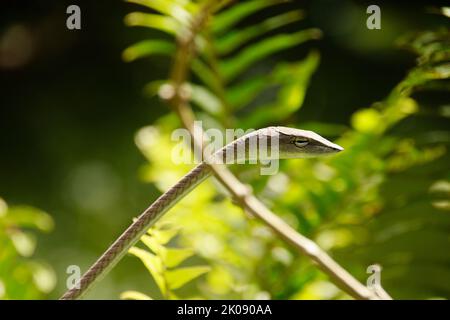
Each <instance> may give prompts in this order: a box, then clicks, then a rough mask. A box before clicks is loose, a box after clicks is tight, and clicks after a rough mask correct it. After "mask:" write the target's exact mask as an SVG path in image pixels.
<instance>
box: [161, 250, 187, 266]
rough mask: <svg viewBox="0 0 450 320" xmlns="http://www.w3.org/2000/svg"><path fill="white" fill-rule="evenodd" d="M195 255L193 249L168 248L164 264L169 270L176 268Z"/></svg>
mask: <svg viewBox="0 0 450 320" xmlns="http://www.w3.org/2000/svg"><path fill="white" fill-rule="evenodd" d="M193 255H194V251H193V250H192V249H186V248H182V249H178V248H167V249H166V252H165V258H164V263H165V264H166V266H167V267H168V268H174V267H176V266H178V265H179V264H180V263H182V262H183V261H184V260H186V259H187V258H189V257H192V256H193Z"/></svg>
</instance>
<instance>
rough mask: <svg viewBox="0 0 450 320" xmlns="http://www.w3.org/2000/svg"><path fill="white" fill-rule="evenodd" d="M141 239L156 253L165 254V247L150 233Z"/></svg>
mask: <svg viewBox="0 0 450 320" xmlns="http://www.w3.org/2000/svg"><path fill="white" fill-rule="evenodd" d="M141 241H142V242H143V243H144V244H145V245H146V246H147V247H148V248H149V249H150V250H152V251H153V252H154V253H155V254H156V255H158V256H160V257H161V256H164V255H165V249H166V248H165V247H164V246H163V245H161V244H160V243H158V242H157V241H156V239H155V238H154V237H150V236H148V235H143V236H142V237H141Z"/></svg>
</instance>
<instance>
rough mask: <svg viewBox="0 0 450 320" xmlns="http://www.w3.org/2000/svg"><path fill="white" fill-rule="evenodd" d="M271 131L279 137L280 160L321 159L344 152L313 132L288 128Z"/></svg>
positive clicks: (272, 129)
mask: <svg viewBox="0 0 450 320" xmlns="http://www.w3.org/2000/svg"><path fill="white" fill-rule="evenodd" d="M270 130H271V131H272V135H275V136H276V137H278V148H279V158H280V159H292V158H312V157H321V156H325V155H330V154H334V153H337V152H340V151H342V150H344V148H342V147H341V146H339V145H337V144H335V143H333V142H331V141H328V140H327V139H325V138H323V137H322V136H320V135H318V134H317V133H315V132H313V131H307V130H300V129H294V128H288V127H272V128H270Z"/></svg>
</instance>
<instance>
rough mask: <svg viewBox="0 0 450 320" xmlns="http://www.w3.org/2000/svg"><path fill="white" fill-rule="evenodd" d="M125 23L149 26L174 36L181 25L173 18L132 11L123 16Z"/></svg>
mask: <svg viewBox="0 0 450 320" xmlns="http://www.w3.org/2000/svg"><path fill="white" fill-rule="evenodd" d="M125 23H126V24H127V25H128V26H133V27H149V28H153V29H156V30H160V31H162V32H165V33H168V34H170V35H173V36H175V35H176V34H177V33H178V32H179V31H180V29H181V27H182V25H181V24H180V23H179V22H177V21H176V20H175V19H173V18H171V17H167V16H162V15H159V14H152V13H142V12H132V13H129V14H127V15H126V16H125Z"/></svg>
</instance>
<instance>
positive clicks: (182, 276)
mask: <svg viewBox="0 0 450 320" xmlns="http://www.w3.org/2000/svg"><path fill="white" fill-rule="evenodd" d="M209 270H210V268H209V267H203V266H199V267H186V268H179V269H176V270H170V271H167V272H166V279H167V283H168V286H169V288H170V289H172V290H175V289H178V288H181V287H182V286H183V285H185V284H186V283H188V282H189V281H191V280H193V279H195V278H197V277H199V276H201V275H202V274H204V273H206V272H208V271H209Z"/></svg>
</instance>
